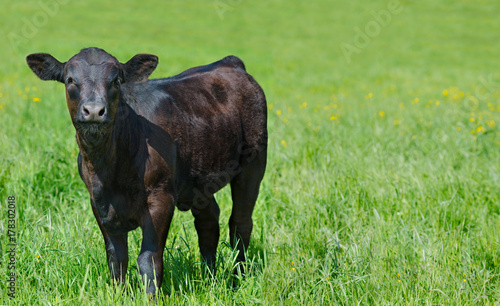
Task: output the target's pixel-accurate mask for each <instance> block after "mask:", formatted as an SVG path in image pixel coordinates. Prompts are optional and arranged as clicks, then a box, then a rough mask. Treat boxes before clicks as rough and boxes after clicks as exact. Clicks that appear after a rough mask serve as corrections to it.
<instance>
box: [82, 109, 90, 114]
mask: <svg viewBox="0 0 500 306" xmlns="http://www.w3.org/2000/svg"><path fill="white" fill-rule="evenodd" d="M83 114H84V115H85V116H88V115H90V112H89V110H88V109H87V108H86V107H84V108H83Z"/></svg>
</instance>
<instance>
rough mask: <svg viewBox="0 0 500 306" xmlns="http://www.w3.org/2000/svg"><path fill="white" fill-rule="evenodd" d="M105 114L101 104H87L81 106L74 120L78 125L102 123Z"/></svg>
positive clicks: (105, 111)
mask: <svg viewBox="0 0 500 306" xmlns="http://www.w3.org/2000/svg"><path fill="white" fill-rule="evenodd" d="M107 113H108V112H107V109H106V105H104V104H103V103H98V102H87V103H84V104H82V105H81V107H80V111H79V112H78V115H77V118H76V119H77V122H78V123H104V122H105V121H106V118H107V115H108V114H107Z"/></svg>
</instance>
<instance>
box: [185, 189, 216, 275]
mask: <svg viewBox="0 0 500 306" xmlns="http://www.w3.org/2000/svg"><path fill="white" fill-rule="evenodd" d="M207 201H208V203H207V204H206V205H200V206H201V207H203V206H205V207H204V208H203V209H196V208H194V207H193V208H191V213H192V214H193V216H194V226H195V228H196V232H197V233H198V244H199V246H200V253H201V256H202V257H203V260H204V261H205V263H206V264H207V265H208V267H209V268H210V269H211V270H212V273H215V259H216V252H217V244H219V214H220V209H219V205H217V202H216V201H215V198H214V197H213V196H212V198H210V199H208V200H207Z"/></svg>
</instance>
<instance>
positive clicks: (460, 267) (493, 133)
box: [0, 0, 500, 305]
mask: <svg viewBox="0 0 500 306" xmlns="http://www.w3.org/2000/svg"><path fill="white" fill-rule="evenodd" d="M4 2H6V3H4V5H3V6H4V9H3V10H2V12H1V13H0V17H1V18H0V19H1V20H2V21H1V23H0V29H1V32H2V34H3V37H4V44H3V47H2V48H1V49H0V55H1V58H2V64H1V67H2V69H1V71H0V76H1V78H0V131H1V132H0V150H1V151H0V199H1V200H0V201H1V207H0V210H1V215H2V218H1V235H2V237H1V238H0V240H1V242H2V264H1V268H0V271H2V272H1V273H0V275H2V276H1V277H0V282H1V284H0V304H12V305H15V304H18V305H56V304H63V305H75V304H82V305H87V304H90V305H92V304H99V305H144V304H148V300H147V296H146V295H145V292H144V288H143V286H142V285H141V282H140V278H139V276H138V274H137V264H136V258H137V255H138V253H139V249H140V239H141V233H140V231H135V232H133V233H132V234H131V235H130V237H129V244H130V250H129V253H130V262H131V264H130V265H129V269H128V277H127V282H126V283H125V284H124V285H123V286H119V287H116V286H113V285H112V284H111V282H110V280H109V271H108V269H107V266H106V259H105V252H104V245H103V241H102V237H101V234H100V232H99V229H98V227H97V224H96V222H95V220H94V217H93V215H92V213H91V209H90V203H89V199H88V198H89V197H88V194H87V191H86V189H85V187H84V185H83V183H82V182H81V180H80V178H79V176H78V170H77V166H76V156H77V154H78V148H77V145H76V142H75V139H74V129H73V127H72V126H71V122H70V118H69V115H68V112H67V109H66V105H65V101H64V88H63V86H62V85H60V84H57V83H55V82H42V81H40V80H38V79H37V78H36V76H35V75H34V74H33V73H32V72H31V71H30V70H29V68H28V67H27V65H26V64H25V56H26V55H27V54H29V53H33V52H48V53H51V54H53V55H54V56H55V57H57V58H58V59H60V60H67V59H69V57H70V56H72V55H74V54H76V53H77V52H78V51H79V50H80V49H82V48H84V47H88V46H98V47H101V48H104V49H105V50H107V51H108V52H110V53H111V54H113V55H115V56H116V57H117V58H118V59H119V60H121V61H123V62H124V61H126V60H128V59H129V58H130V57H131V56H133V55H134V54H136V53H153V54H156V55H158V56H159V58H160V64H159V66H158V68H157V70H156V71H155V72H154V74H153V76H152V77H153V78H155V77H165V76H170V75H174V74H176V73H179V72H181V71H182V70H184V69H187V68H189V67H192V66H195V65H200V64H205V63H209V62H212V61H215V60H218V59H220V58H222V57H224V56H226V55H229V54H234V55H237V56H239V57H241V58H242V59H243V60H244V61H245V64H246V66H247V70H248V71H249V72H250V73H251V74H252V75H253V76H254V77H255V78H256V79H257V81H258V82H259V83H260V84H261V86H262V87H263V88H264V91H265V92H266V95H267V98H268V105H269V121H268V122H269V135H270V139H269V163H268V169H267V173H266V176H265V178H264V181H263V184H262V186H261V193H260V197H259V200H258V203H257V206H256V210H255V213H254V232H253V235H252V243H251V247H250V250H249V253H248V256H249V263H248V271H249V272H248V275H247V277H246V278H245V279H244V280H243V281H241V282H240V285H241V286H240V288H238V289H237V290H233V289H232V288H231V271H232V267H233V265H234V258H235V255H234V254H233V252H232V251H231V249H230V248H229V247H228V230H227V223H228V217H229V213H230V207H231V202H230V192H229V190H228V189H224V190H222V191H221V192H220V193H219V194H217V200H218V202H219V204H220V206H221V221H220V223H221V241H220V245H219V249H218V252H219V268H218V274H217V276H216V277H215V279H211V280H210V279H208V280H207V279H203V277H202V275H201V270H200V256H199V251H198V246H197V236H196V232H195V229H194V226H193V219H192V216H191V214H190V213H182V212H179V211H177V212H176V215H175V216H174V221H173V223H172V226H171V229H170V235H169V237H168V240H167V247H166V252H165V256H164V262H165V268H166V269H165V276H164V285H163V287H162V289H161V293H160V294H159V296H158V299H159V302H160V304H161V303H172V304H178V305H186V304H187V305H200V304H205V305H209V304H210V305H212V304H220V305H228V304H229V305H231V304H254V303H256V304H266V305H280V304H285V305H311V304H312V305H314V304H316V305H320V304H325V305H328V304H349V305H350V304H358V303H361V304H424V303H425V304H449V305H459V304H460V305H463V304H494V303H497V302H498V301H499V300H500V289H499V288H500V252H499V251H500V240H499V238H500V237H499V234H498V233H499V231H500V218H499V215H500V199H499V196H500V184H499V183H500V182H499V175H500V131H499V129H498V126H499V125H500V116H499V114H500V72H499V71H500V69H499V68H500V62H499V60H498V50H500V41H499V40H498V33H500V21H499V20H498V16H497V12H498V10H499V9H500V4H498V3H497V1H496V0H483V1H480V2H478V1H472V0H461V1H451V0H443V1H431V0H422V1H409V0H407V1H403V0H401V1H400V5H401V7H402V8H403V11H402V12H401V13H398V14H393V15H391V21H390V22H388V24H386V25H383V26H382V25H381V26H380V31H379V33H378V34H377V35H374V37H371V38H370V42H369V44H368V45H367V46H366V47H364V48H360V50H359V53H357V54H353V55H352V57H351V58H350V62H349V61H348V60H347V58H346V57H345V56H344V54H343V52H342V49H341V46H342V44H351V45H353V44H355V37H356V35H357V32H356V30H355V28H359V29H360V30H361V31H365V27H366V26H367V25H368V24H369V23H370V22H373V21H374V20H375V21H376V19H375V17H374V16H373V15H372V13H371V12H372V11H375V12H378V11H379V10H386V9H387V7H388V4H389V3H390V2H391V1H389V0H388V1H375V2H370V3H368V2H367V1H331V0H320V1H314V2H312V3H309V2H303V1H279V0H273V1H265V2H264V1H254V2H251V1H225V0H218V1H214V2H212V1H196V2H197V3H196V4H195V3H192V2H190V4H189V5H188V4H186V2H183V1H168V2H167V1H165V4H156V5H149V6H148V4H146V3H145V2H144V1H143V2H135V1H131V0H123V1H120V2H116V3H113V4H111V3H108V2H102V1H95V0H92V1H77V2H69V1H68V3H67V4H61V5H60V7H59V8H58V9H57V10H52V11H51V12H53V13H54V14H53V15H54V16H53V17H49V18H47V20H46V22H43V24H41V26H39V27H37V28H35V30H34V31H33V29H32V34H33V32H34V34H33V35H30V37H29V38H22V39H19V37H22V36H23V34H22V33H23V32H22V31H23V27H27V26H26V23H27V22H28V23H29V22H31V20H33V18H38V17H36V16H37V14H40V12H41V11H42V8H41V7H40V4H39V3H40V2H38V1H35V0H28V1H22V2H19V1H17V2H16V1H9V2H8V3H7V1H4ZM221 3H223V4H226V6H222V8H225V9H227V11H218V8H217V7H216V5H219V6H220V4H221ZM219 9H220V8H219ZM42 17H43V16H42ZM39 18H41V17H40V16H39ZM42 21H43V20H42ZM9 33H14V34H15V35H17V37H18V39H17V40H12V39H11V37H13V36H12V35H13V34H9ZM12 42H14V44H12ZM484 80H486V81H484ZM485 83H486V84H487V85H485ZM34 98H38V99H39V102H35V100H37V101H38V99H35V100H34ZM417 101H418V102H417ZM431 101H432V102H431ZM437 101H439V103H438V102H437ZM9 195H14V196H16V199H17V200H16V208H17V219H16V220H17V224H16V231H17V233H18V236H17V238H18V240H17V242H18V246H17V249H16V260H17V265H16V273H17V291H16V298H15V299H11V298H9V297H8V296H7V293H8V291H7V284H6V281H5V280H6V279H7V273H8V272H9V271H8V269H7V262H8V254H7V253H6V251H7V250H9V247H8V245H7V244H8V236H7V230H8V223H7V220H8V219H7V209H8V208H7V204H8V203H7V197H8V196H9Z"/></svg>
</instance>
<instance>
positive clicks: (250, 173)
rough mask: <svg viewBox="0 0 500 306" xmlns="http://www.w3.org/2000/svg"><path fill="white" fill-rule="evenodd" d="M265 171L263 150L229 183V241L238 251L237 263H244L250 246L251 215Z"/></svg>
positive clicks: (264, 153)
mask: <svg viewBox="0 0 500 306" xmlns="http://www.w3.org/2000/svg"><path fill="white" fill-rule="evenodd" d="M265 169H266V151H265V150H263V151H260V152H259V153H258V154H257V155H256V156H255V158H254V159H253V160H252V161H251V162H250V163H249V164H248V165H246V166H245V168H243V169H242V171H241V172H240V173H239V174H238V175H237V176H235V177H234V178H233V180H232V181H231V196H232V199H233V210H232V212H231V217H230V218H229V239H230V241H231V246H232V247H233V249H234V248H236V249H237V250H238V251H239V253H238V257H237V260H238V261H245V251H246V250H247V249H248V245H249V244H250V235H251V234H252V228H253V221H252V213H253V208H254V206H255V202H256V201H257V196H258V195H259V186H260V182H261V181H262V178H263V177H264V171H265Z"/></svg>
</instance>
